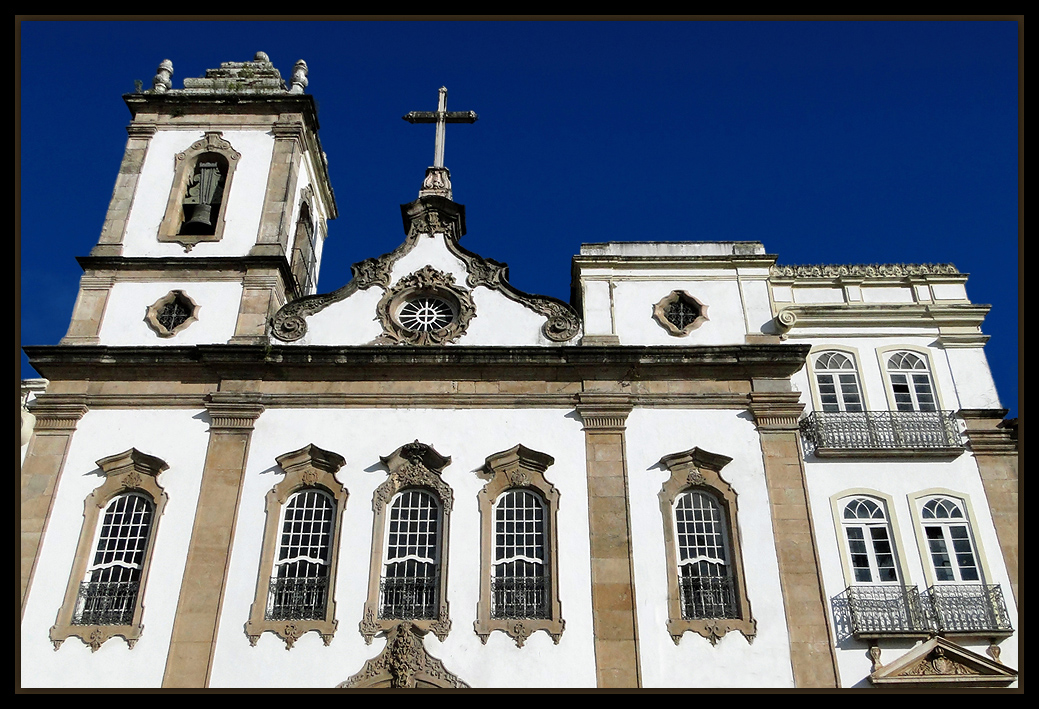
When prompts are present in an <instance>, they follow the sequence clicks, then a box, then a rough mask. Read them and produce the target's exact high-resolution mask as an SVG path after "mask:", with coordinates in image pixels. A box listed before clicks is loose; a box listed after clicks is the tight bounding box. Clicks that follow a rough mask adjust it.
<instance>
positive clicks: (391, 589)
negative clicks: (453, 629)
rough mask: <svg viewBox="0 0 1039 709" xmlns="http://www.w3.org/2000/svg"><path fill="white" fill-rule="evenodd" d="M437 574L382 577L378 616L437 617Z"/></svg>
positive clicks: (391, 617) (420, 618)
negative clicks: (411, 576)
mask: <svg viewBox="0 0 1039 709" xmlns="http://www.w3.org/2000/svg"><path fill="white" fill-rule="evenodd" d="M439 583H440V578H439V577H438V576H419V577H413V578H383V579H382V581H381V582H380V584H379V593H380V598H381V599H382V602H381V604H380V608H379V617H380V618H386V619H391V620H432V619H435V618H436V617H437V612H438V610H439V606H438V605H437V587H438V585H439Z"/></svg>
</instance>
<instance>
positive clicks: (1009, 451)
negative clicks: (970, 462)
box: [959, 409, 1020, 600]
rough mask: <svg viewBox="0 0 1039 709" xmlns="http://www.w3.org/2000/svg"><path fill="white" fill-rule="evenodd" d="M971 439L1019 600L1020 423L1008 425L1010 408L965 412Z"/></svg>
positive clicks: (1013, 588) (994, 522)
mask: <svg viewBox="0 0 1039 709" xmlns="http://www.w3.org/2000/svg"><path fill="white" fill-rule="evenodd" d="M959 415H960V416H961V417H962V418H963V420H964V421H965V422H966V424H967V431H966V434H967V440H968V441H969V442H970V449H971V451H972V452H973V453H974V459H975V460H976V461H977V462H978V471H979V472H980V473H981V483H982V485H984V487H985V497H986V499H987V500H988V507H989V512H990V513H991V515H992V522H993V524H995V526H996V538H997V539H999V548H1000V550H1001V551H1002V552H1003V560H1004V561H1005V563H1006V567H1007V575H1008V576H1009V577H1010V586H1011V590H1012V591H1013V592H1014V599H1015V600H1017V599H1018V598H1019V596H1018V595H1017V576H1018V573H1017V572H1018V565H1019V563H1020V561H1019V560H1020V557H1019V555H1018V540H1019V538H1020V537H1019V534H1020V529H1019V527H1018V521H1017V518H1018V466H1019V463H1018V448H1017V446H1018V438H1017V426H1016V424H1014V425H1012V426H1008V425H1006V424H1005V423H1004V421H1003V417H1004V416H1006V415H1007V410H1006V409H961V410H960V412H959Z"/></svg>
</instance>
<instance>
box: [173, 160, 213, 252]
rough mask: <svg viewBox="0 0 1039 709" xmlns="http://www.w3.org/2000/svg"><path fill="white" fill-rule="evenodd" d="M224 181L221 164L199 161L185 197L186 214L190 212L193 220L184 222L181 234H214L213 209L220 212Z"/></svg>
mask: <svg viewBox="0 0 1039 709" xmlns="http://www.w3.org/2000/svg"><path fill="white" fill-rule="evenodd" d="M223 181H224V177H223V175H222V174H221V173H220V165H219V163H217V162H215V161H207V162H202V161H199V163H198V165H197V167H196V168H195V174H194V175H193V176H192V178H191V182H189V183H188V191H187V195H186V196H185V197H184V203H183V204H184V213H185V215H186V214H188V213H189V212H190V214H191V218H190V219H188V220H187V221H185V222H184V224H183V226H182V227H181V229H180V233H181V234H196V235H198V234H212V233H213V231H214V229H215V227H214V225H213V207H214V206H217V208H218V211H219V204H220V196H221V192H222V190H221V187H222V185H223Z"/></svg>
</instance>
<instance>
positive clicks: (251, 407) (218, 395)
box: [206, 392, 264, 431]
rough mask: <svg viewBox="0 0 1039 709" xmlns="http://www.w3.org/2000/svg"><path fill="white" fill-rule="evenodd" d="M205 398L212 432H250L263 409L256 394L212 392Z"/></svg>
mask: <svg viewBox="0 0 1039 709" xmlns="http://www.w3.org/2000/svg"><path fill="white" fill-rule="evenodd" d="M206 398H207V399H208V401H207V402H206V409H207V410H208V411H209V415H210V417H211V423H210V428H211V429H214V430H228V429H231V430H242V431H251V430H252V428H253V424H255V423H256V419H258V418H259V417H260V414H262V413H263V409H264V407H263V404H261V403H260V397H259V396H258V395H256V394H234V393H228V392H213V393H212V394H210V395H209V396H208V397H206Z"/></svg>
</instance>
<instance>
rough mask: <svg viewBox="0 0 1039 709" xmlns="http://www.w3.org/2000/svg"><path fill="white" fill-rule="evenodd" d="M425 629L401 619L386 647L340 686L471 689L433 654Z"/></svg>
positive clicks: (388, 635)
mask: <svg viewBox="0 0 1039 709" xmlns="http://www.w3.org/2000/svg"><path fill="white" fill-rule="evenodd" d="M424 635H425V632H424V631H423V630H422V629H421V628H419V627H418V626H416V625H415V624H414V623H411V622H408V621H401V622H399V623H397V624H396V625H394V626H393V627H392V628H390V629H389V631H388V632H387V633H386V646H385V647H384V648H383V649H382V652H380V653H379V654H378V655H376V656H375V657H374V658H372V659H371V660H367V661H366V662H365V663H364V667H362V668H361V671H360V672H358V673H357V674H355V675H353V676H352V677H350V679H348V680H346V681H345V682H343V683H341V684H339V685H337V687H338V688H339V689H362V688H374V687H386V688H392V689H414V688H420V689H432V688H444V689H468V688H469V685H468V684H466V683H465V682H463V681H462V680H461V679H459V678H458V677H457V676H456V675H454V674H453V673H451V672H449V671H448V670H447V668H446V667H444V663H443V662H442V661H441V660H438V659H437V658H435V657H433V656H432V655H430V654H429V653H428V652H427V651H426V648H425V645H424V644H423V642H422V637H423V636H424Z"/></svg>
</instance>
